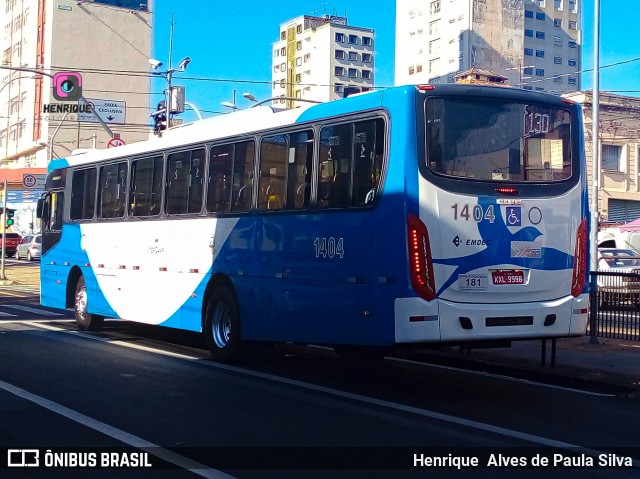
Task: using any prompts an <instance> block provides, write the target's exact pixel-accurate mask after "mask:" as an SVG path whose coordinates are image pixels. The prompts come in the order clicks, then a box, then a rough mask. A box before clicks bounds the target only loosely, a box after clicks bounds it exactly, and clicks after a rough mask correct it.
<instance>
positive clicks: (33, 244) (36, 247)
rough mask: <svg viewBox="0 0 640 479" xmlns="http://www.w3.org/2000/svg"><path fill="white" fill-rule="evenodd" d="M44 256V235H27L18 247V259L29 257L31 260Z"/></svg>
mask: <svg viewBox="0 0 640 479" xmlns="http://www.w3.org/2000/svg"><path fill="white" fill-rule="evenodd" d="M41 256H42V235H27V236H25V237H24V238H22V241H20V243H19V244H18V247H17V248H16V259H20V258H27V259H28V260H29V261H31V260H34V259H40V257H41Z"/></svg>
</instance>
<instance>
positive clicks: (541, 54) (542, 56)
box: [536, 50, 544, 58]
mask: <svg viewBox="0 0 640 479" xmlns="http://www.w3.org/2000/svg"><path fill="white" fill-rule="evenodd" d="M536 57H538V58H544V50H536Z"/></svg>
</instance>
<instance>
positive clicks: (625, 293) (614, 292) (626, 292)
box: [597, 248, 640, 307]
mask: <svg viewBox="0 0 640 479" xmlns="http://www.w3.org/2000/svg"><path fill="white" fill-rule="evenodd" d="M598 273H600V274H598V280H597V284H598V301H599V303H600V305H601V306H605V305H607V304H609V303H611V302H614V301H616V302H622V301H630V302H631V303H633V304H634V305H635V306H636V307H640V254H639V253H638V252H637V251H636V250H633V249H621V248H598ZM616 273H625V274H616Z"/></svg>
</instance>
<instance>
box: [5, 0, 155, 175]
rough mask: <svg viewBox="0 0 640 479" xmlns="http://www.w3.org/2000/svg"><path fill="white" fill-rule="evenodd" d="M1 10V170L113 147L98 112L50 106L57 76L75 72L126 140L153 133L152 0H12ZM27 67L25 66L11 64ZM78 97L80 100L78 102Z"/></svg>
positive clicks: (39, 165)
mask: <svg viewBox="0 0 640 479" xmlns="http://www.w3.org/2000/svg"><path fill="white" fill-rule="evenodd" d="M3 3H5V5H3V6H1V7H0V9H1V11H0V13H1V15H0V16H1V18H2V19H4V22H2V24H1V25H0V28H3V27H4V30H3V31H2V32H1V36H0V52H1V55H2V57H1V63H0V80H1V83H0V169H2V168H10V169H17V168H44V167H46V165H47V161H48V160H49V159H51V158H58V157H64V156H66V155H68V154H69V153H70V152H71V151H73V150H74V149H77V148H89V147H92V146H93V145H95V146H96V147H98V148H104V147H106V144H107V142H108V140H109V139H110V136H109V135H108V133H107V132H106V131H105V130H104V129H103V127H102V126H101V125H100V124H99V123H98V122H97V120H95V119H94V118H93V116H92V115H87V114H78V113H73V112H70V113H66V114H65V113H64V112H60V113H58V112H51V111H49V112H47V111H46V107H47V106H48V105H52V104H64V103H67V104H68V105H73V104H74V103H72V102H62V101H59V100H57V99H55V98H54V96H53V88H52V87H53V85H52V79H51V78H50V77H49V76H45V75H36V74H34V73H33V72H31V71H28V70H36V71H43V72H45V73H47V74H49V75H53V74H55V73H57V72H76V73H79V74H80V77H81V81H82V85H81V87H82V95H83V96H84V97H85V98H86V99H87V100H88V101H90V102H92V103H93V105H94V108H95V109H97V110H98V111H99V112H100V114H101V117H102V118H103V120H104V121H105V122H106V123H107V125H108V127H109V128H110V129H111V130H112V131H113V132H114V133H119V134H120V137H121V138H122V140H124V141H125V142H127V143H130V142H135V141H140V140H143V139H146V138H147V137H148V133H149V126H148V125H149V124H150V120H149V103H148V102H149V96H148V93H149V91H150V78H149V76H148V75H146V74H145V75H135V74H131V73H130V72H136V71H143V72H144V71H147V70H148V68H149V65H148V63H147V59H148V58H149V57H150V53H151V39H152V14H151V11H150V7H151V5H150V3H151V2H150V1H149V0H5V1H4V2H3ZM10 68H23V69H26V70H23V71H19V70H11V69H10ZM77 104H78V103H77V102H75V105H77Z"/></svg>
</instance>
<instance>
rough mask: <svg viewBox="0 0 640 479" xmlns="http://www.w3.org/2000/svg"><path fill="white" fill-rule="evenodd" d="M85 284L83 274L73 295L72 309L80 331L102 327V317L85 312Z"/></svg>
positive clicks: (86, 302) (86, 303)
mask: <svg viewBox="0 0 640 479" xmlns="http://www.w3.org/2000/svg"><path fill="white" fill-rule="evenodd" d="M87 305H88V301H87V285H86V284H85V282H84V276H80V279H78V284H77V285H76V293H75V295H74V297H73V311H74V312H75V315H76V323H77V324H78V329H80V330H82V331H98V330H99V329H100V328H101V327H102V323H103V322H104V317H102V316H99V315H97V314H91V313H89V312H87Z"/></svg>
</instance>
